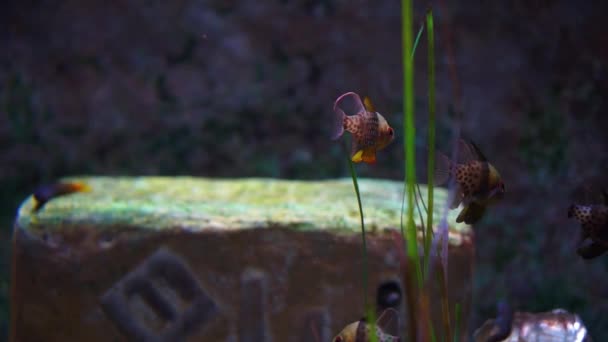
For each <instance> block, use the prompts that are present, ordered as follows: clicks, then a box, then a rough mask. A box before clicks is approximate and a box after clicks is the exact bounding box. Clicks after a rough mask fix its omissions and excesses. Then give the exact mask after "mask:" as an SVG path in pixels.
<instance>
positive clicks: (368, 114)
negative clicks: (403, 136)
mask: <svg viewBox="0 0 608 342" xmlns="http://www.w3.org/2000/svg"><path fill="white" fill-rule="evenodd" d="M349 102H350V106H348V104H349ZM346 107H349V109H350V110H345V108H346ZM334 112H335V122H334V124H333V132H332V139H333V140H337V139H339V138H340V137H341V136H342V135H343V134H344V131H347V132H350V133H351V135H352V143H351V160H352V161H353V162H355V163H359V162H365V163H369V164H373V163H375V162H376V152H377V151H380V150H382V149H383V148H385V147H386V146H388V144H390V143H391V141H393V139H394V137H395V133H394V131H393V129H392V128H391V127H390V126H389V124H388V122H387V121H386V119H385V118H384V117H383V116H382V115H381V114H380V113H378V112H376V111H375V110H374V108H373V105H372V103H371V101H370V100H369V99H368V98H365V104H363V103H362V102H361V98H360V97H359V95H357V94H356V93H353V92H349V93H346V94H343V95H341V96H340V97H338V99H336V102H334ZM346 112H349V113H352V114H353V115H346Z"/></svg>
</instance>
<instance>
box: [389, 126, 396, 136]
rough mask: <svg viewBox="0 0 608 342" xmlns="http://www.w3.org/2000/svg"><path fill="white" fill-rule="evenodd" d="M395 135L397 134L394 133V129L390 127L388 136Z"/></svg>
mask: <svg viewBox="0 0 608 342" xmlns="http://www.w3.org/2000/svg"><path fill="white" fill-rule="evenodd" d="M394 133H395V132H393V129H392V128H390V127H389V128H388V135H390V136H391V137H392V136H393V134H394Z"/></svg>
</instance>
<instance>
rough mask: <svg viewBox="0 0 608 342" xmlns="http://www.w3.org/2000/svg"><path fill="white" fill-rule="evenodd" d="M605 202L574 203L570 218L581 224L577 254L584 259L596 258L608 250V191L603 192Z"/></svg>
mask: <svg viewBox="0 0 608 342" xmlns="http://www.w3.org/2000/svg"><path fill="white" fill-rule="evenodd" d="M602 197H603V203H599V204H586V205H584V204H572V205H571V206H570V207H568V218H574V219H575V220H576V221H578V222H579V223H580V225H581V227H580V228H581V230H580V234H579V240H578V242H577V254H578V255H580V256H581V257H582V258H583V259H593V258H596V257H598V256H600V255H602V254H604V252H606V250H608V192H606V191H605V190H604V191H603V192H602Z"/></svg>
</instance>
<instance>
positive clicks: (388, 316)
mask: <svg viewBox="0 0 608 342" xmlns="http://www.w3.org/2000/svg"><path fill="white" fill-rule="evenodd" d="M398 330H399V314H398V313H397V311H396V310H395V309H392V308H389V309H386V310H384V311H383V312H382V314H381V315H380V317H378V319H377V320H376V325H375V331H374V334H375V335H376V337H377V340H378V342H399V341H401V340H400V339H399V336H398ZM371 333H372V332H371V329H370V326H369V325H368V324H367V323H366V322H365V318H362V319H360V320H359V321H357V322H353V323H351V324H349V325H347V326H346V327H345V328H344V329H342V331H341V332H340V333H339V334H338V335H336V337H334V339H333V340H332V342H369V341H371V339H370V334H371Z"/></svg>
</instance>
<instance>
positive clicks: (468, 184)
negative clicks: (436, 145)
mask: <svg viewBox="0 0 608 342" xmlns="http://www.w3.org/2000/svg"><path fill="white" fill-rule="evenodd" d="M458 144H459V151H458V155H459V158H458V159H459V160H458V161H453V160H450V158H449V157H447V156H446V155H445V154H443V153H441V152H437V153H436V156H437V157H436V159H437V160H436V166H435V176H434V179H435V183H436V184H437V185H442V184H444V183H446V182H447V181H448V180H454V181H455V184H456V192H455V196H454V200H453V201H452V203H451V205H450V209H456V208H457V207H458V206H459V205H460V204H461V203H462V204H463V205H464V208H463V209H462V211H460V213H459V214H458V217H457V218H456V222H458V223H460V222H464V223H467V224H473V223H476V222H478V221H479V220H480V219H481V218H482V217H483V215H484V213H485V211H486V208H487V206H488V205H490V204H493V203H495V202H497V201H499V200H500V199H502V198H503V197H504V194H505V183H504V181H503V180H502V177H501V176H500V173H499V172H498V170H497V169H496V167H494V165H492V164H491V163H490V162H489V161H488V159H487V158H486V157H485V155H484V154H483V153H482V152H481V150H480V149H479V147H478V146H477V145H476V144H475V143H474V142H472V141H470V140H469V141H465V140H464V139H460V140H459V143H458Z"/></svg>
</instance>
